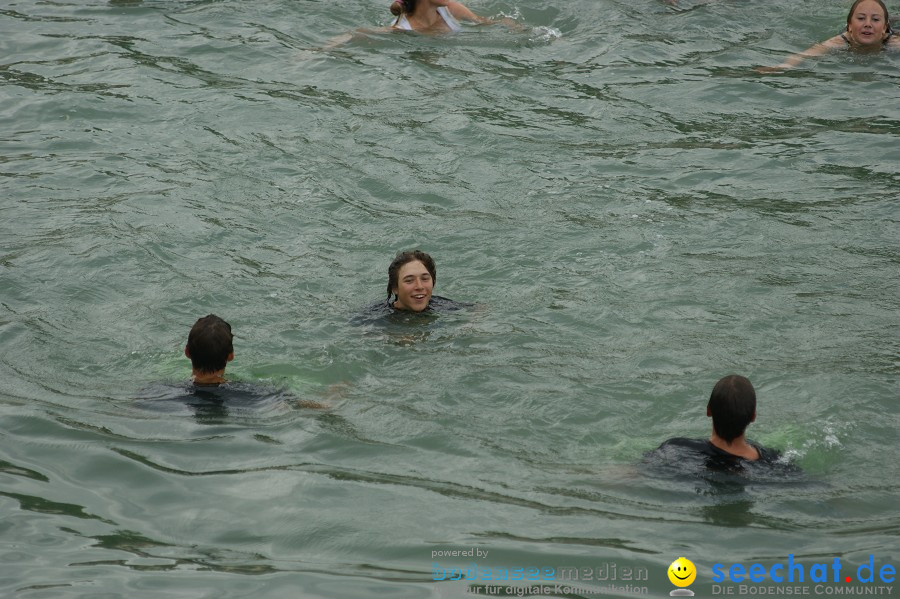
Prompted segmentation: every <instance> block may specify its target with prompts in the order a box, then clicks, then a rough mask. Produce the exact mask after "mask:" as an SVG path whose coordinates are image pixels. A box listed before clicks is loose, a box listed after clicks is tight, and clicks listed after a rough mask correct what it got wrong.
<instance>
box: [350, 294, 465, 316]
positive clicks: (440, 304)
mask: <svg viewBox="0 0 900 599" xmlns="http://www.w3.org/2000/svg"><path fill="white" fill-rule="evenodd" d="M472 305H473V304H469V303H465V302H457V301H455V300H452V299H449V298H446V297H441V296H440V295H432V296H431V299H430V300H429V301H428V307H427V308H425V309H424V310H423V311H422V312H408V311H406V310H398V309H397V308H395V307H394V305H393V302H392V301H391V300H389V299H385V300H381V301H378V302H375V303H373V304H370V305H369V306H367V307H366V308H365V309H364V310H363V311H362V313H361V314H359V315H358V316H356V317H355V318H354V319H353V322H356V323H364V322H371V321H374V320H378V319H380V318H383V317H385V316H391V315H404V314H410V315H415V314H429V313H441V312H456V311H457V310H464V309H465V308H471V307H472Z"/></svg>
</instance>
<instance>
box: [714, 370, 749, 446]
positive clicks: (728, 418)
mask: <svg viewBox="0 0 900 599" xmlns="http://www.w3.org/2000/svg"><path fill="white" fill-rule="evenodd" d="M706 415H707V416H710V417H712V419H713V430H714V431H715V432H716V435H718V436H719V437H721V438H722V439H724V440H725V441H726V442H728V443H731V442H732V441H734V440H735V439H737V438H738V437H740V436H741V435H743V434H744V430H746V428H747V426H748V425H749V424H750V423H751V422H753V421H754V420H756V391H754V390H753V385H752V384H751V383H750V381H749V380H748V379H747V378H746V377H743V376H740V375H738V374H729V375H728V376H726V377H724V378H722V379H720V380H719V382H718V383H716V386H715V387H713V390H712V394H710V396H709V403H708V404H706Z"/></svg>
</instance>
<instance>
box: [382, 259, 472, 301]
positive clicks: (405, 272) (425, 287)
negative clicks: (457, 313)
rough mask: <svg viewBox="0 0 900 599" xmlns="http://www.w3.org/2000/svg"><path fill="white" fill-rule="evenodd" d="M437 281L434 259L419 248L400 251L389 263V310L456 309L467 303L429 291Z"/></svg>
mask: <svg viewBox="0 0 900 599" xmlns="http://www.w3.org/2000/svg"><path fill="white" fill-rule="evenodd" d="M436 282H437V267H436V266H435V264H434V259H433V258H432V257H431V256H429V255H428V254H426V253H425V252H423V251H421V250H407V251H405V252H400V253H399V254H397V256H396V257H395V258H394V261H393V262H391V265H390V266H389V267H388V284H387V306H388V307H389V308H390V309H391V310H392V311H400V312H430V311H433V310H437V311H443V310H459V309H460V308H464V307H466V305H467V304H461V303H459V302H454V301H453V300H451V299H447V298H446V297H441V296H439V295H432V291H433V290H434V285H435V283H436Z"/></svg>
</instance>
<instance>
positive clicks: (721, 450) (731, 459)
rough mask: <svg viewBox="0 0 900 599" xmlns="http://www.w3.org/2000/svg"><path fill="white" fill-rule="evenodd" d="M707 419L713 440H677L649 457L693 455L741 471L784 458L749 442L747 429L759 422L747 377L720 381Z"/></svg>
mask: <svg viewBox="0 0 900 599" xmlns="http://www.w3.org/2000/svg"><path fill="white" fill-rule="evenodd" d="M706 416H707V417H708V418H712V434H711V435H710V437H709V439H689V438H685V437H675V438H673V439H669V440H668V441H666V442H665V443H663V444H662V445H660V446H659V448H657V449H656V450H654V451H653V452H651V453H650V454H649V455H648V457H653V456H656V457H662V458H664V460H665V461H668V462H675V461H681V460H684V459H685V458H686V457H687V456H689V455H693V456H697V457H705V458H707V460H706V465H707V466H708V467H711V468H713V469H725V470H732V469H740V467H741V465H742V464H744V463H746V462H760V463H764V464H765V463H769V464H771V463H775V462H776V461H777V460H778V458H779V457H780V453H779V452H778V451H776V450H774V449H767V448H765V447H762V446H761V445H759V444H757V443H755V442H753V441H749V440H747V436H746V431H747V427H748V426H749V425H750V423H751V422H754V421H755V420H756V391H755V390H754V389H753V385H752V384H751V383H750V381H749V380H748V379H747V378H746V377H743V376H740V375H738V374H730V375H728V376H726V377H723V378H721V379H719V381H718V382H717V383H716V385H715V387H713V390H712V393H711V394H710V396H709V402H707V404H706Z"/></svg>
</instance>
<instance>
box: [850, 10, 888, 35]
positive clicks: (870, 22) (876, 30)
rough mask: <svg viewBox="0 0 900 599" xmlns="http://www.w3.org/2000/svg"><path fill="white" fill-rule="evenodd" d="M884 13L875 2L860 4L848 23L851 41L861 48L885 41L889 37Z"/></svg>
mask: <svg viewBox="0 0 900 599" xmlns="http://www.w3.org/2000/svg"><path fill="white" fill-rule="evenodd" d="M887 27H888V24H887V21H886V20H885V18H884V11H883V10H882V9H881V6H879V5H878V3H877V2H875V0H866V1H865V2H860V3H859V5H858V6H857V7H856V10H854V11H853V14H852V15H851V16H850V22H849V23H847V33H849V34H850V39H851V40H852V41H853V42H854V43H856V44H859V45H860V46H873V45H877V44H880V43H881V42H883V41H884V38H885V36H886V35H887Z"/></svg>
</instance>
